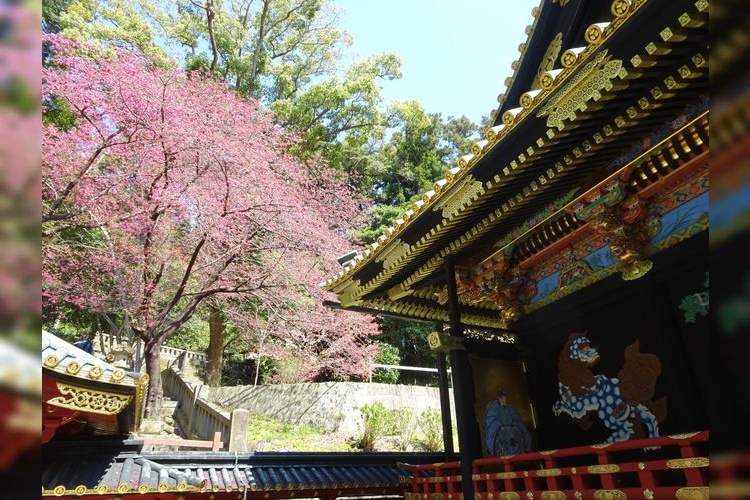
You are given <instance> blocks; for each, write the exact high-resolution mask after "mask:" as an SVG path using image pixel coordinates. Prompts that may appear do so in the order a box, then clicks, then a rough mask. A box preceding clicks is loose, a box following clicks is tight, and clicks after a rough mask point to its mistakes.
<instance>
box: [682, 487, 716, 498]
mask: <svg viewBox="0 0 750 500" xmlns="http://www.w3.org/2000/svg"><path fill="white" fill-rule="evenodd" d="M674 496H675V498H677V500H708V499H709V495H708V486H688V487H685V488H680V489H679V490H677V493H675V495H674Z"/></svg>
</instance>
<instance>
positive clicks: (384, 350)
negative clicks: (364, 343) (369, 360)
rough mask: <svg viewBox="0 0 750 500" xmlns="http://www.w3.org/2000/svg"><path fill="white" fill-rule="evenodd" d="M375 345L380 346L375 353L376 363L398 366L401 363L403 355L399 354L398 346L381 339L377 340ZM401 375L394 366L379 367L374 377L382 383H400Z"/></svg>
mask: <svg viewBox="0 0 750 500" xmlns="http://www.w3.org/2000/svg"><path fill="white" fill-rule="evenodd" d="M375 346H376V347H377V348H378V352H377V354H376V355H375V363H377V364H381V365H394V366H398V365H399V364H400V363H401V356H399V353H398V348H397V347H396V346H393V345H391V344H387V343H385V342H379V341H375ZM399 375H400V374H399V371H398V370H396V369H393V368H377V369H376V370H375V373H374V374H373V377H372V379H373V380H374V381H375V382H380V383H381V384H396V383H398V377H399Z"/></svg>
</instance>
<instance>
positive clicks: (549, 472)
mask: <svg viewBox="0 0 750 500" xmlns="http://www.w3.org/2000/svg"><path fill="white" fill-rule="evenodd" d="M560 474H562V471H561V470H560V469H538V470H537V471H536V475H537V477H552V476H559V475H560Z"/></svg>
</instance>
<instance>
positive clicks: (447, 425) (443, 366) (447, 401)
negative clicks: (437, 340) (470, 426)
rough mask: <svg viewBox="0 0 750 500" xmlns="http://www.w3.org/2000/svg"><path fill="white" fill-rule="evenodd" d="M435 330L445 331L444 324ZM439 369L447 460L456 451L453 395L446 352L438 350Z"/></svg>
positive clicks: (444, 444) (444, 445) (444, 448)
mask: <svg viewBox="0 0 750 500" xmlns="http://www.w3.org/2000/svg"><path fill="white" fill-rule="evenodd" d="M435 331H437V332H438V333H443V324H442V323H435ZM435 354H436V355H437V370H438V388H439V390H440V416H441V417H442V418H443V450H444V452H445V461H446V462H449V461H451V460H452V456H453V454H454V453H455V450H454V449H453V423H452V422H451V397H450V393H449V392H448V391H449V388H448V368H447V364H448V363H447V362H446V360H445V353H444V352H442V351H436V352H435Z"/></svg>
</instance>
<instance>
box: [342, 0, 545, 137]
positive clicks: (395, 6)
mask: <svg viewBox="0 0 750 500" xmlns="http://www.w3.org/2000/svg"><path fill="white" fill-rule="evenodd" d="M334 4H335V5H336V6H337V7H338V8H340V9H341V10H342V12H341V15H340V22H339V26H340V27H341V28H343V29H344V30H346V31H348V32H349V34H351V35H352V37H353V38H354V45H353V46H352V47H351V49H350V50H351V51H353V53H354V55H355V57H356V58H357V59H361V58H364V57H366V56H368V55H370V54H376V53H382V52H396V53H397V54H398V55H399V56H400V57H401V62H402V67H401V69H402V72H403V78H401V79H400V80H396V81H393V82H384V83H383V95H384V97H385V101H386V103H387V102H391V101H393V100H406V99H416V100H419V101H421V102H422V105H423V106H424V107H425V109H426V110H427V111H428V112H430V113H436V112H439V113H442V114H443V116H444V117H448V116H461V115H466V116H467V117H468V118H469V119H471V120H472V121H474V122H475V123H479V122H480V118H481V116H483V115H489V113H490V111H491V110H492V109H495V108H496V107H497V100H496V99H497V96H498V94H500V93H503V92H504V89H505V83H504V82H505V78H506V77H508V76H510V75H511V74H512V73H513V71H512V70H511V67H510V65H511V63H512V62H513V61H514V60H516V59H518V58H519V56H520V54H519V52H518V45H519V44H521V43H523V42H525V41H526V38H527V37H526V34H525V33H524V30H525V28H526V26H528V25H530V24H532V22H533V17H532V16H531V10H532V9H533V8H534V7H536V6H537V5H539V0H432V1H428V0H335V1H334Z"/></svg>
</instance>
